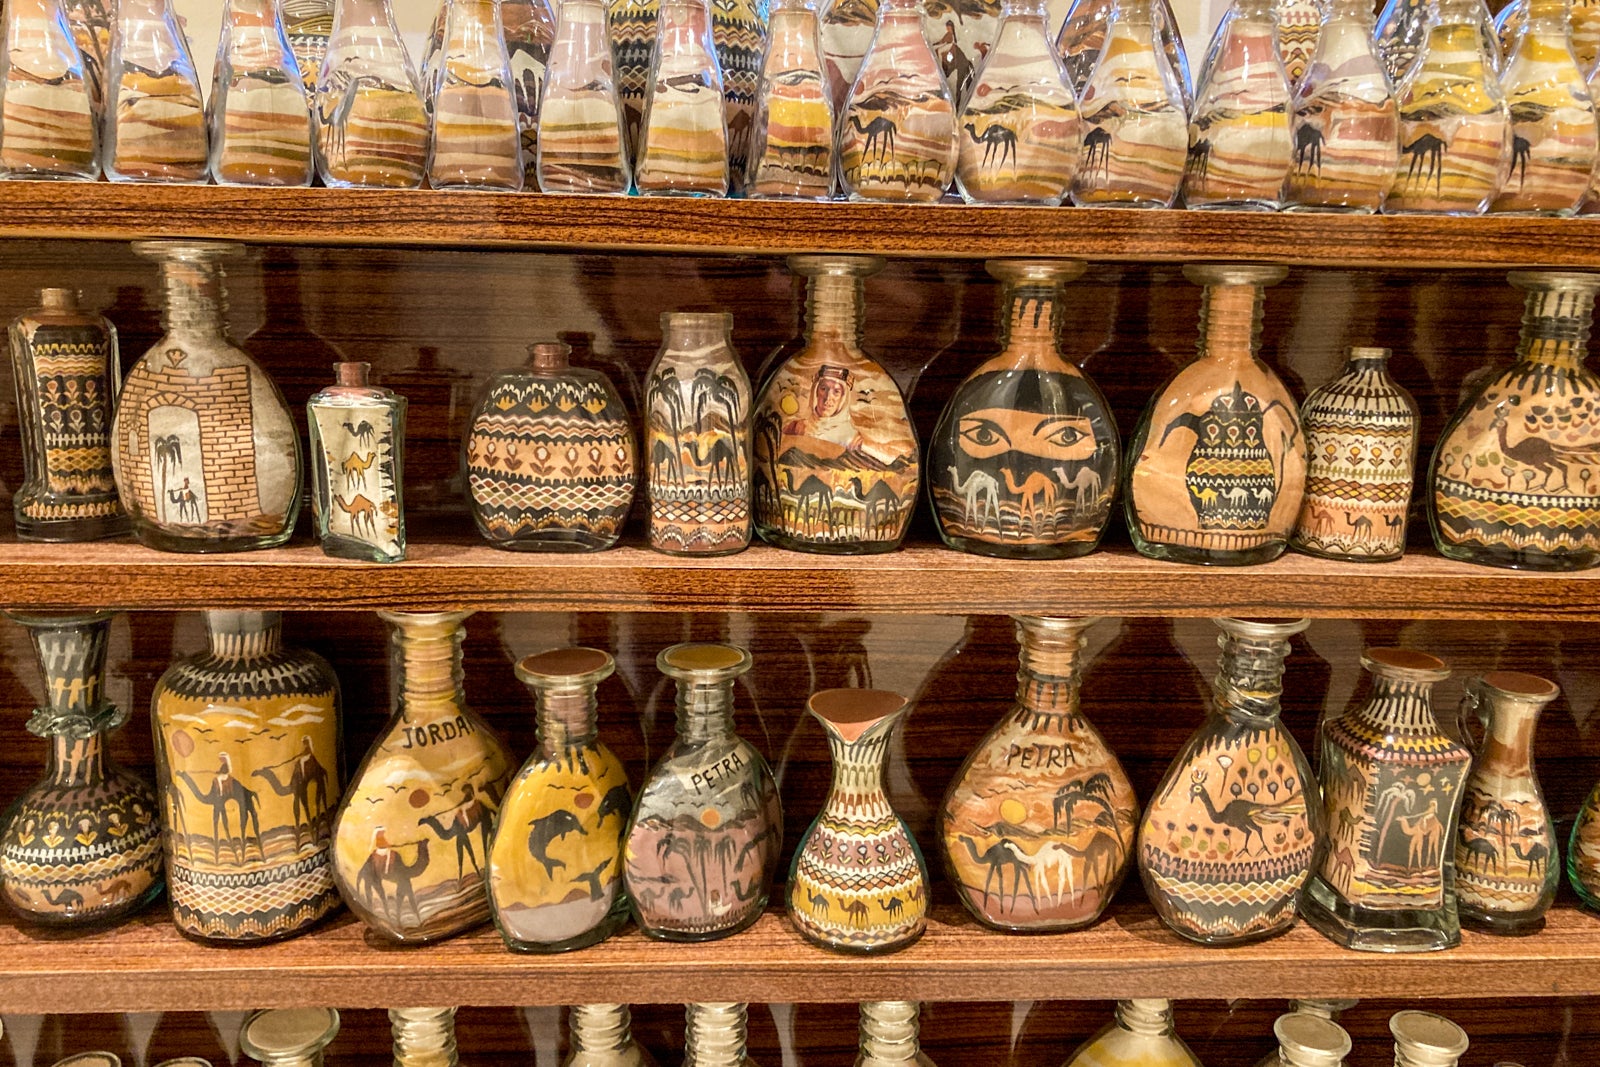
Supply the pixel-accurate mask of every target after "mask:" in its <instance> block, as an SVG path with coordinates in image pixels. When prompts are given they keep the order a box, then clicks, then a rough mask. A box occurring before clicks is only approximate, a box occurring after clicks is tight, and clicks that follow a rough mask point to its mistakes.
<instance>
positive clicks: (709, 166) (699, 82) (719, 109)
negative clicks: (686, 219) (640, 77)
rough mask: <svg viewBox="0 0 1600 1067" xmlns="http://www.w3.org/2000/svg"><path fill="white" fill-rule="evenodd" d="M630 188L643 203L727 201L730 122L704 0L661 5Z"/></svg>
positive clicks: (671, 0) (678, 0) (666, 0)
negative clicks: (657, 200)
mask: <svg viewBox="0 0 1600 1067" xmlns="http://www.w3.org/2000/svg"><path fill="white" fill-rule="evenodd" d="M650 55H651V62H650V80H649V82H648V83H647V88H646V90H645V102H644V118H643V125H642V127H641V130H640V134H639V152H638V161H637V164H636V165H635V167H634V172H633V180H634V185H635V186H636V187H637V188H638V190H639V192H640V193H641V194H643V195H645V196H653V195H654V196H726V195H727V193H728V121H727V113H726V111H725V104H724V100H723V95H722V67H721V65H720V64H719V63H718V62H717V50H716V47H715V46H714V45H713V44H712V41H711V4H710V0H661V5H660V9H659V11H658V12H657V15H656V42H655V47H654V48H653V50H652V51H651V53H650Z"/></svg>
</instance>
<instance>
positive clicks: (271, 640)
mask: <svg viewBox="0 0 1600 1067" xmlns="http://www.w3.org/2000/svg"><path fill="white" fill-rule="evenodd" d="M206 628H207V631H208V633H209V635H210V639H211V655H212V656H213V657H215V658H217V659H219V660H227V661H244V660H255V659H262V658H264V657H266V656H271V655H274V654H276V653H278V652H280V651H282V649H283V616H282V615H281V614H279V613H278V612H276V611H208V612H206Z"/></svg>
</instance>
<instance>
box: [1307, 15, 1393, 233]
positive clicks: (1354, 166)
mask: <svg viewBox="0 0 1600 1067" xmlns="http://www.w3.org/2000/svg"><path fill="white" fill-rule="evenodd" d="M1371 26H1372V16H1371V15H1370V14H1362V13H1360V12H1357V13H1353V14H1347V13H1345V12H1343V11H1339V12H1336V13H1335V14H1334V15H1333V16H1332V17H1331V18H1330V19H1329V21H1328V23H1327V25H1325V26H1323V28H1322V36H1321V38H1320V40H1319V42H1318V45H1317V55H1316V59H1315V61H1314V63H1313V64H1312V66H1311V69H1310V70H1309V71H1307V73H1306V76H1305V77H1304V78H1303V79H1302V80H1301V82H1300V87H1299V88H1298V89H1297V90H1296V91H1295V103H1294V131H1293V137H1294V158H1293V160H1292V162H1291V165H1290V169H1289V180H1288V183H1287V185H1286V187H1285V190H1284V199H1285V200H1286V202H1287V205H1288V207H1289V209H1290V210H1294V209H1296V208H1303V209H1306V210H1311V211H1364V212H1372V211H1377V210H1378V209H1379V208H1381V207H1382V206H1383V199H1384V197H1385V196H1386V195H1387V194H1388V192H1389V186H1390V185H1391V184H1393V182H1394V168H1395V164H1396V162H1397V161H1398V160H1399V158H1400V143H1399V136H1400V134H1399V128H1400V112H1399V107H1398V105H1397V104H1396V103H1395V99H1394V92H1393V90H1392V89H1391V88H1390V86H1389V81H1388V78H1387V77H1386V76H1385V75H1384V73H1383V64H1382V61H1381V60H1380V59H1379V58H1378V55H1377V52H1376V51H1375V50H1374V48H1373V45H1372V40H1371Z"/></svg>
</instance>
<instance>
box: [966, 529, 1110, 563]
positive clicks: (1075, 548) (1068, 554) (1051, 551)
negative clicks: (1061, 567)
mask: <svg viewBox="0 0 1600 1067" xmlns="http://www.w3.org/2000/svg"><path fill="white" fill-rule="evenodd" d="M940 536H941V537H943V539H944V543H945V547H946V548H949V549H951V550H952V551H955V552H966V553H968V554H969V555H973V556H989V557H992V558H994V559H1078V558H1080V557H1082V556H1087V555H1089V553H1091V552H1093V551H1094V550H1095V549H1097V548H1099V547H1100V538H1099V537H1098V536H1096V537H1095V539H1094V540H1093V541H1068V542H1063V543H1061V544H1055V545H1038V544H1030V545H1007V544H997V543H995V542H993V541H978V540H974V539H973V538H970V537H951V536H949V535H947V534H945V533H944V532H943V531H942V530H941V531H940Z"/></svg>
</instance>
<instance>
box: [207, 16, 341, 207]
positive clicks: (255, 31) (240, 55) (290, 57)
mask: <svg viewBox="0 0 1600 1067" xmlns="http://www.w3.org/2000/svg"><path fill="white" fill-rule="evenodd" d="M207 122H208V123H209V126H210V131H211V163H210V169H211V178H212V180H213V181H215V182H216V183H217V184H218V185H310V184H311V178H312V175H313V174H314V173H315V168H314V165H313V161H312V157H311V112H310V110H309V107H308V105H307V103H306V90H305V83H304V82H303V81H301V78H300V67H299V64H298V63H297V62H296V60H295V55H294V50H293V49H292V48H290V46H289V38H288V35H287V34H286V33H285V32H284V28H283V12H282V11H281V10H280V9H279V6H278V4H277V3H276V2H275V0H224V3H223V7H222V37H221V40H220V41H219V42H218V45H217V63H216V66H215V68H213V71H212V79H211V99H210V101H209V107H208V109H207Z"/></svg>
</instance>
